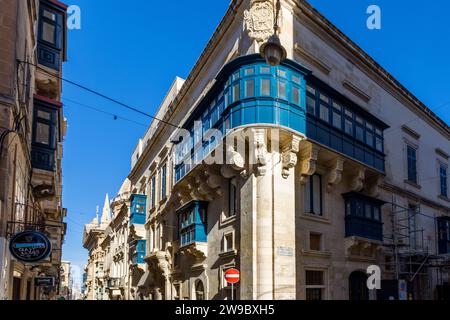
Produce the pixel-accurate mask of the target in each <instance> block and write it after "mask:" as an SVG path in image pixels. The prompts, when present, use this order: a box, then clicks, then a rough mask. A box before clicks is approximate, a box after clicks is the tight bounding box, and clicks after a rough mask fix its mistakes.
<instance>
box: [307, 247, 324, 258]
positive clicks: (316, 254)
mask: <svg viewBox="0 0 450 320" xmlns="http://www.w3.org/2000/svg"><path fill="white" fill-rule="evenodd" d="M302 254H303V255H304V256H309V257H318V258H329V257H331V252H329V251H316V250H305V249H302Z"/></svg>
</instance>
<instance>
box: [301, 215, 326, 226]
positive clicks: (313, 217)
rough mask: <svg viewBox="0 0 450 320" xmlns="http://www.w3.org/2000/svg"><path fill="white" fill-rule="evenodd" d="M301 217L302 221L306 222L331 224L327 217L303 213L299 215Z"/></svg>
mask: <svg viewBox="0 0 450 320" xmlns="http://www.w3.org/2000/svg"><path fill="white" fill-rule="evenodd" d="M301 217H302V218H303V219H306V220H311V221H315V222H320V223H326V224H331V221H330V219H328V218H327V217H324V216H318V215H315V214H311V213H303V214H302V215H301Z"/></svg>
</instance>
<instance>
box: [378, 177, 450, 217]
mask: <svg viewBox="0 0 450 320" xmlns="http://www.w3.org/2000/svg"><path fill="white" fill-rule="evenodd" d="M381 188H382V189H384V190H385V191H388V192H395V193H398V194H401V195H402V196H405V197H407V198H410V199H413V200H415V201H420V202H421V203H422V204H425V205H427V206H430V207H432V208H435V209H438V210H443V211H446V212H450V207H449V206H444V205H442V204H440V203H438V202H436V201H433V200H430V199H428V198H425V197H423V196H421V195H418V194H417V193H414V192H411V191H408V190H405V189H403V188H401V187H398V186H396V185H394V184H391V183H387V182H384V183H383V184H382V185H381Z"/></svg>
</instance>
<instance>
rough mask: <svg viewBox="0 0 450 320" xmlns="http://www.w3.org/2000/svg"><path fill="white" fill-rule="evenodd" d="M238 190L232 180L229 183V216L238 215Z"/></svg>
mask: <svg viewBox="0 0 450 320" xmlns="http://www.w3.org/2000/svg"><path fill="white" fill-rule="evenodd" d="M236 195H237V189H236V186H235V185H234V183H233V182H232V180H231V179H230V180H229V182H228V216H229V217H232V216H235V215H236V210H237V196H236Z"/></svg>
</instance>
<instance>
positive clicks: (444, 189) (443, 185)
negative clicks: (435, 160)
mask: <svg viewBox="0 0 450 320" xmlns="http://www.w3.org/2000/svg"><path fill="white" fill-rule="evenodd" d="M439 177H440V179H439V180H440V189H441V196H443V197H446V198H447V197H448V179H447V166H445V165H443V164H441V165H440V167H439Z"/></svg>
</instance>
